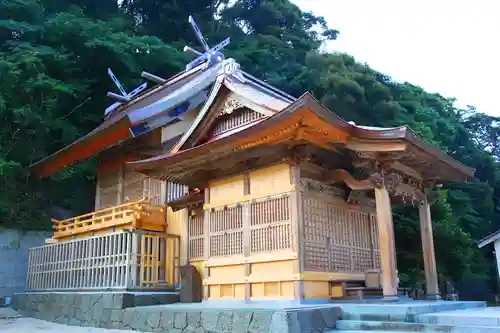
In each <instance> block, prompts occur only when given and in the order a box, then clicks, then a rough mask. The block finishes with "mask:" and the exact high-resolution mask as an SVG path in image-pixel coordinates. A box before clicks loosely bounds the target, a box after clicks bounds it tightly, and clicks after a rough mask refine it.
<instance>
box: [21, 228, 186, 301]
mask: <svg viewBox="0 0 500 333" xmlns="http://www.w3.org/2000/svg"><path fill="white" fill-rule="evenodd" d="M179 267H180V241H179V237H178V236H171V235H162V234H154V233H139V232H117V233H111V234H107V235H102V236H94V237H89V238H84V239H76V240H71V241H67V242H61V243H56V244H51V245H45V246H40V247H36V248H32V249H30V250H29V262H28V276H27V283H26V290H27V291H54V290H118V289H120V290H121V289H140V288H151V287H158V286H164V285H173V284H175V283H177V282H179V279H180V271H179Z"/></svg>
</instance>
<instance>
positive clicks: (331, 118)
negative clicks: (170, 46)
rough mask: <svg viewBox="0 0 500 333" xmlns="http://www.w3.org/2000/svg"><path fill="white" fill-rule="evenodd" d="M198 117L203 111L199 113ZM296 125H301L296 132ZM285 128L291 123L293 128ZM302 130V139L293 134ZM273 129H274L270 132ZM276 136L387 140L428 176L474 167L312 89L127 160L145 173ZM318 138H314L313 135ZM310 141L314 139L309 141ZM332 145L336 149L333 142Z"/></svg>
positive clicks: (463, 174) (450, 176) (467, 173)
mask: <svg viewBox="0 0 500 333" xmlns="http://www.w3.org/2000/svg"><path fill="white" fill-rule="evenodd" d="M200 116H201V115H200ZM298 127H303V128H304V129H303V130H301V131H299V129H298ZM289 128H294V131H295V132H294V133H292V132H290V130H289ZM298 132H300V133H301V134H300V138H299V137H298V136H297V133H298ZM273 133H274V134H273ZM273 136H274V137H275V139H276V141H279V140H292V141H293V140H303V139H306V140H309V141H311V140H312V139H313V137H314V139H317V138H320V139H321V140H322V141H320V142H322V143H324V145H325V147H327V148H328V147H329V146H330V145H331V144H333V143H341V144H344V145H345V146H346V148H348V149H352V150H356V151H361V152H362V151H363V150H362V148H361V149H360V148H359V147H356V148H355V147H351V148H350V147H349V144H350V142H351V141H353V140H358V141H363V142H365V143H370V144H371V145H372V146H371V147H372V148H373V147H376V148H377V147H380V151H383V148H384V147H387V145H388V143H390V144H393V145H394V147H395V148H393V150H394V151H397V152H400V153H404V154H403V155H402V156H405V158H406V159H405V160H400V162H401V163H404V164H408V166H409V167H411V168H414V169H416V170H417V171H418V172H420V173H421V174H423V175H425V176H426V177H430V178H431V179H441V180H466V179H467V178H468V177H471V176H473V174H474V170H473V169H471V168H468V167H466V166H464V165H462V164H460V163H459V162H457V161H455V160H454V159H453V158H451V157H449V156H447V155H446V154H444V153H443V152H441V151H440V150H439V149H437V148H435V147H433V146H431V145H429V144H428V143H426V142H425V141H423V140H422V139H421V138H419V137H417V136H416V135H415V134H414V133H413V132H412V131H411V130H409V129H408V128H407V127H404V126H403V127H397V128H385V129H382V128H369V127H361V126H356V125H353V124H350V123H347V122H346V121H344V120H343V119H341V118H340V117H338V116H337V115H336V114H334V113H333V112H331V111H330V110H328V109H327V108H325V107H324V106H323V105H321V104H320V103H319V102H317V101H316V100H315V99H314V98H313V97H312V95H311V94H309V93H306V94H305V95H303V96H302V97H301V98H299V99H298V100H296V101H295V102H294V103H293V104H291V105H289V106H288V107H286V108H284V109H283V110H282V111H280V112H277V113H276V114H275V115H273V116H271V117H269V118H267V119H264V120H261V121H259V122H257V123H255V124H252V125H251V126H246V127H244V128H242V129H240V130H239V131H234V132H233V133H232V134H231V135H229V136H225V137H221V138H217V139H216V140H214V141H210V142H207V143H204V144H201V145H199V146H195V147H193V148H187V149H185V150H180V151H177V152H172V151H171V153H169V154H164V155H161V156H157V157H154V158H150V159H146V160H143V161H137V162H130V163H128V165H129V167H130V168H132V169H134V170H137V171H140V172H144V173H147V172H148V170H153V169H155V168H158V167H160V166H167V165H174V164H177V165H181V164H183V163H188V161H189V160H190V159H191V158H194V157H197V156H200V155H202V154H205V153H210V154H212V153H215V152H216V151H219V150H220V151H222V150H224V149H225V150H233V151H235V150H239V149H245V148H248V147H253V146H255V145H258V144H270V143H273V141H272V140H273V138H271V137H273ZM314 141H315V142H313V143H317V142H319V141H318V140H314ZM311 142H312V141H311ZM331 147H332V150H334V148H333V146H331Z"/></svg>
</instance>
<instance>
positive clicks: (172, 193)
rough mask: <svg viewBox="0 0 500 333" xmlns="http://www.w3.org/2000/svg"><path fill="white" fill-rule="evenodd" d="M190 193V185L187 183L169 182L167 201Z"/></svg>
mask: <svg viewBox="0 0 500 333" xmlns="http://www.w3.org/2000/svg"><path fill="white" fill-rule="evenodd" d="M187 193H188V187H187V186H186V185H182V184H178V183H174V182H167V203H169V202H172V201H174V200H177V199H179V198H180V197H182V196H184V195H185V194H187Z"/></svg>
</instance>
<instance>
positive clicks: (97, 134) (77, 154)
mask: <svg viewBox="0 0 500 333" xmlns="http://www.w3.org/2000/svg"><path fill="white" fill-rule="evenodd" d="M129 137H131V133H130V121H129V119H128V117H126V116H124V117H121V118H120V119H119V120H118V121H116V122H114V123H112V124H110V125H109V126H107V127H105V128H102V129H100V131H94V132H91V133H89V134H88V135H86V136H84V137H83V138H81V139H79V140H77V141H75V142H74V143H72V144H71V145H69V146H66V147H64V148H63V149H61V150H59V151H58V152H56V153H54V154H52V155H50V156H48V157H46V158H44V159H43V160H41V161H39V162H37V163H35V164H32V165H31V166H30V169H31V170H33V171H35V172H36V173H37V174H38V175H40V176H48V175H50V174H52V173H54V172H56V171H58V170H60V169H62V168H64V167H66V166H68V165H71V164H72V163H74V162H75V161H77V160H79V159H84V158H89V157H91V156H93V155H95V154H96V153H97V152H99V151H101V150H103V149H105V148H107V147H109V146H111V145H112V144H114V143H116V142H120V141H123V140H125V139H127V138H129Z"/></svg>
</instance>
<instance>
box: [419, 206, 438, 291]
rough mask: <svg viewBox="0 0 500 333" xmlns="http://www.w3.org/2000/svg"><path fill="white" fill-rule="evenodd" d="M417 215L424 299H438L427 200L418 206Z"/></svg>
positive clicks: (432, 239) (429, 212)
mask: <svg viewBox="0 0 500 333" xmlns="http://www.w3.org/2000/svg"><path fill="white" fill-rule="evenodd" d="M418 215H419V218H420V235H421V237H422V253H423V254H424V272H425V286H426V297H427V298H429V299H440V298H441V297H440V293H439V285H438V276H437V268H436V256H435V252H434V238H433V234H432V220H431V208H430V204H429V202H428V201H427V198H425V199H424V201H423V202H422V204H421V205H420V206H419V208H418Z"/></svg>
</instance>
